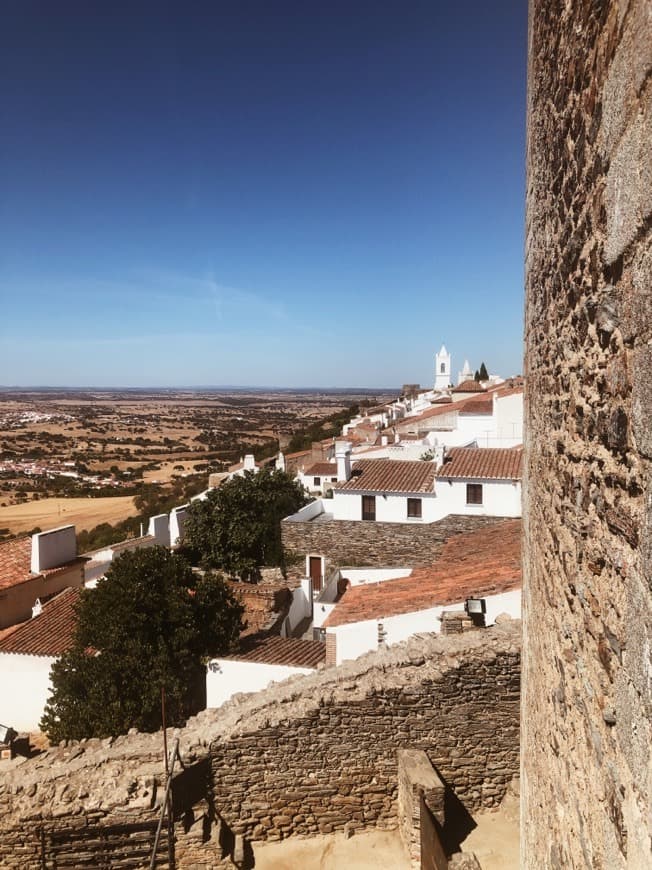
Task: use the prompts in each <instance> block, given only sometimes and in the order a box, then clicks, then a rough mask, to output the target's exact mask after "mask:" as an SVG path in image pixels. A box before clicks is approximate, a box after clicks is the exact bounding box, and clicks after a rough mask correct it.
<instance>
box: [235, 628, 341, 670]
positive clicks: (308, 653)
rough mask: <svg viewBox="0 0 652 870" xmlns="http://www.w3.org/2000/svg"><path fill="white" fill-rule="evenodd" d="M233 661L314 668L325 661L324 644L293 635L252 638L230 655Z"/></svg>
mask: <svg viewBox="0 0 652 870" xmlns="http://www.w3.org/2000/svg"><path fill="white" fill-rule="evenodd" d="M223 658H227V659H230V660H233V661H240V662H259V663H262V664H267V665H288V666H293V667H296V668H316V667H317V665H318V664H320V663H321V662H324V661H326V644H324V643H319V642H318V641H315V640H300V639H299V638H294V637H278V636H276V635H274V636H271V637H269V636H268V637H264V638H260V637H258V638H253V639H251V640H249V641H245V642H244V643H243V647H242V650H241V651H240V652H239V653H236V654H235V655H232V656H223Z"/></svg>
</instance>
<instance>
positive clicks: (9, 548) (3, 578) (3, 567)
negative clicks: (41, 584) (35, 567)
mask: <svg viewBox="0 0 652 870" xmlns="http://www.w3.org/2000/svg"><path fill="white" fill-rule="evenodd" d="M31 562H32V539H31V538H30V537H25V538H14V540H13V541H5V542H4V544H0V589H8V588H9V587H10V586H16V585H18V583H23V582H24V581H25V580H29V578H30V577H32V576H36V575H33V574H32V571H31V567H30V566H31Z"/></svg>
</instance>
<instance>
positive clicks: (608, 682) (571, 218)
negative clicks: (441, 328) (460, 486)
mask: <svg viewBox="0 0 652 870" xmlns="http://www.w3.org/2000/svg"><path fill="white" fill-rule="evenodd" d="M529 42H530V46H529V88H528V179H527V243H526V248H527V250H526V318H525V320H526V375H527V378H526V397H525V399H526V445H525V456H526V474H525V488H524V534H525V547H524V572H525V573H524V620H525V630H524V638H525V641H524V670H523V675H524V691H523V715H522V729H523V731H522V735H523V736H522V753H521V755H522V764H523V775H522V789H523V805H522V812H523V825H522V826H521V830H522V838H523V839H522V848H523V854H522V866H523V867H524V868H532V870H534V868H536V870H540V868H555V870H561V868H564V870H566V868H573V867H592V868H596V870H597V868H605V870H606V868H609V870H614V868H615V870H617V868H621V867H623V868H624V867H631V868H639V867H640V868H642V867H650V866H652V853H651V851H650V834H651V824H652V822H651V819H652V804H651V801H650V796H651V790H652V772H651V766H650V745H651V742H652V731H651V727H650V723H651V718H652V697H651V687H652V665H651V661H650V649H651V648H652V606H651V594H650V578H651V577H652V559H651V556H652V529H651V511H652V489H651V486H650V461H651V460H652V425H651V421H652V353H651V344H652V316H651V315H652V234H651V226H652V79H651V71H652V5H651V4H650V2H649V0H618V2H616V0H612V2H605V0H602V2H594V0H578V2H574V3H568V2H562V0H552V2H551V0H531V3H530V34H529Z"/></svg>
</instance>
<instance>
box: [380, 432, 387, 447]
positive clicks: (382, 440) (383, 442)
mask: <svg viewBox="0 0 652 870" xmlns="http://www.w3.org/2000/svg"><path fill="white" fill-rule="evenodd" d="M380 443H381V445H382V446H383V447H387V435H381V436H380Z"/></svg>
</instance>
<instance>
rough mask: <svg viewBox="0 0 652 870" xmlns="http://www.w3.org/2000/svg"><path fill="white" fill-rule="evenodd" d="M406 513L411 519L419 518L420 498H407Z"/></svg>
mask: <svg viewBox="0 0 652 870" xmlns="http://www.w3.org/2000/svg"><path fill="white" fill-rule="evenodd" d="M407 515H408V518H410V517H411V518H412V519H417V520H420V519H421V499H420V498H409V499H408V500H407Z"/></svg>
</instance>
